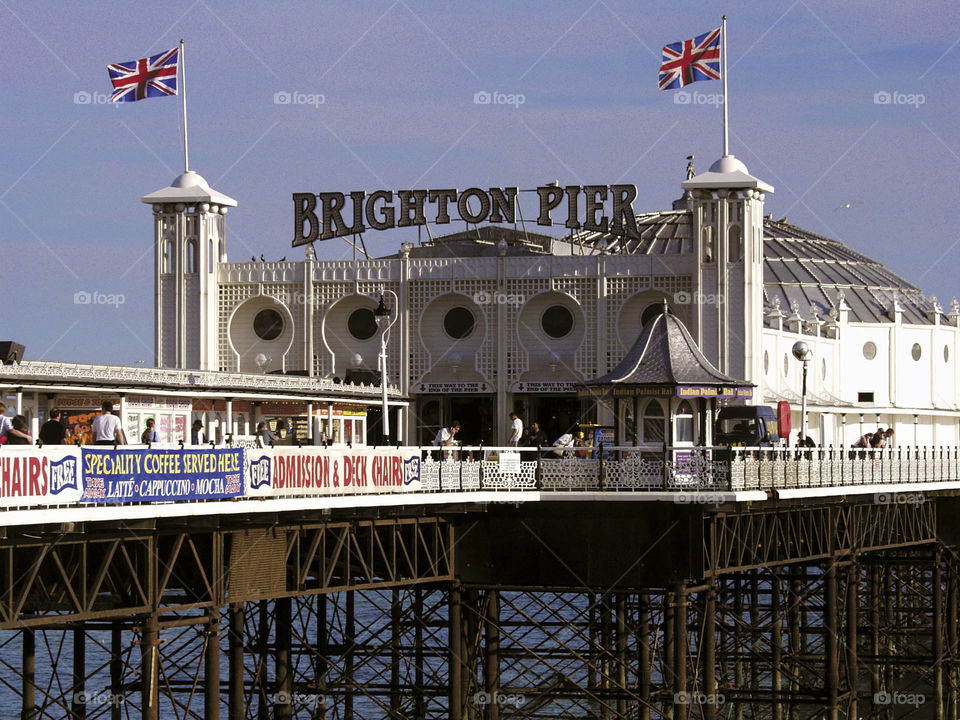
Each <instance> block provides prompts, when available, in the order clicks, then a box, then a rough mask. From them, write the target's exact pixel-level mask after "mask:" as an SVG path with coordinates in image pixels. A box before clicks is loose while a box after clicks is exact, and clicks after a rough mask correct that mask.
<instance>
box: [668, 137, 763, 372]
mask: <svg viewBox="0 0 960 720" xmlns="http://www.w3.org/2000/svg"><path fill="white" fill-rule="evenodd" d="M682 187H683V189H684V190H689V191H690V192H691V193H692V195H693V202H692V210H693V233H694V238H695V246H696V248H697V254H698V262H697V267H698V272H699V275H700V277H699V278H698V283H697V287H699V288H700V293H701V295H700V297H699V298H695V299H694V301H695V310H696V322H695V324H696V325H697V328H698V330H699V333H698V337H699V340H700V346H701V348H702V349H703V352H704V354H705V355H706V356H707V357H708V358H709V359H710V360H711V361H712V362H713V363H714V364H715V365H716V366H717V367H718V368H719V369H720V370H721V371H722V372H724V373H726V374H727V375H731V376H733V377H735V378H738V379H743V380H747V381H748V382H752V383H756V384H758V385H759V384H760V381H761V379H762V377H763V376H762V370H763V368H762V355H763V350H762V348H761V331H762V329H763V201H764V196H765V194H766V193H768V192H769V193H772V192H773V187H771V186H770V185H767V184H766V183H765V182H763V181H762V180H758V179H757V178H755V177H753V176H752V175H750V173H749V172H747V168H746V166H745V165H744V164H743V163H742V162H740V161H739V160H737V159H736V158H735V157H734V156H733V155H724V156H723V157H722V158H720V159H719V160H717V161H716V162H715V163H714V164H713V165H711V166H710V170H708V171H707V172H705V173H700V174H699V175H696V176H694V177H693V178H691V179H689V180H687V181H685V182H684V183H682Z"/></svg>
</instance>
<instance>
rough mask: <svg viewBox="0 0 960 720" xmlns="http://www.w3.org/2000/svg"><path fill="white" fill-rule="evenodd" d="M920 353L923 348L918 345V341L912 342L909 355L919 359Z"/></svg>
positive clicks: (921, 353)
mask: <svg viewBox="0 0 960 720" xmlns="http://www.w3.org/2000/svg"><path fill="white" fill-rule="evenodd" d="M921 355H923V349H922V348H921V347H920V343H914V344H913V347H912V348H910V357H912V358H913V359H914V360H919V359H920V356H921Z"/></svg>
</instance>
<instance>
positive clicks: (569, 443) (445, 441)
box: [433, 412, 589, 455]
mask: <svg viewBox="0 0 960 720" xmlns="http://www.w3.org/2000/svg"><path fill="white" fill-rule="evenodd" d="M458 432H460V421H459V420H454V421H453V422H452V423H450V425H448V426H446V427H442V428H440V430H439V431H438V432H437V434H436V436H435V437H434V438H433V444H434V446H448V447H449V446H451V445H458V444H459V441H458V440H457V433H458ZM507 445H509V446H511V447H539V448H542V447H548V446H549V447H552V448H555V450H554V451H553V452H554V453H555V454H556V455H562V454H563V452H564V450H566V449H568V448H569V449H573V448H585V447H589V446H588V444H587V442H586V439H585V438H584V435H583V431H578V432H577V433H576V434H574V433H570V432H567V433H564V434H562V435H561V436H560V437H558V438H557V439H556V440H555V441H554V442H553V443H552V444H551V443H550V441H549V439H548V438H547V433H545V432H544V431H543V429H541V427H540V423H538V422H537V421H536V420H534V421H533V422H531V423H530V427H529V429H527V431H526V432H524V428H523V420H521V419H520V415H518V414H517V413H516V412H512V413H510V435H509V437H508V438H507Z"/></svg>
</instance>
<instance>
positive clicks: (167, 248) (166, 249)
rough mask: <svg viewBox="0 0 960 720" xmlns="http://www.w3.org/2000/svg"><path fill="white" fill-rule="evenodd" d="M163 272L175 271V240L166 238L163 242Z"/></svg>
mask: <svg viewBox="0 0 960 720" xmlns="http://www.w3.org/2000/svg"><path fill="white" fill-rule="evenodd" d="M163 272H165V273H168V274H169V273H172V272H173V241H172V240H166V241H165V242H164V243H163Z"/></svg>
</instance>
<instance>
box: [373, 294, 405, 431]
mask: <svg viewBox="0 0 960 720" xmlns="http://www.w3.org/2000/svg"><path fill="white" fill-rule="evenodd" d="M384 293H389V294H390V295H392V296H393V307H394V308H395V309H396V311H397V312H396V313H394V314H393V315H392V318H391V312H390V308H388V307H387V306H386V305H385V304H384V302H383V295H384ZM399 306H400V300H399V298H397V294H396V293H395V292H393V291H392V290H386V289H384V290H383V291H382V292H381V293H380V303H379V304H378V305H377V309H376V310H374V311H373V318H374V320H376V321H377V327H378V328H379V329H380V390H381V393H382V399H383V439H384V442H385V443H388V442H390V410H389V408H388V407H387V340H388V339H389V338H390V328H392V327H393V324H394V323H395V322H396V321H397V317H398V316H399V313H400V307H399Z"/></svg>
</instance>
